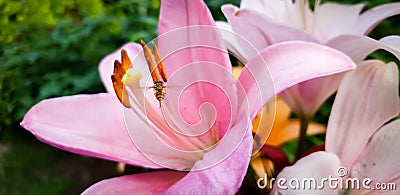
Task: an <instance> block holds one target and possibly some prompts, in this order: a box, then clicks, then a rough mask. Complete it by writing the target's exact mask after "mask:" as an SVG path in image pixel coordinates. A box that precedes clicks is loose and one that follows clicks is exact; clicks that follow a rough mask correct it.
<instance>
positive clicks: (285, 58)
mask: <svg viewBox="0 0 400 195" xmlns="http://www.w3.org/2000/svg"><path fill="white" fill-rule="evenodd" d="M354 67H355V64H354V63H353V62H352V61H351V60H350V59H349V58H348V57H347V56H345V55H344V54H342V53H340V52H338V51H336V50H333V49H331V48H328V47H325V46H322V45H318V44H314V43H309V42H302V41H292V42H283V43H278V44H275V45H273V46H270V47H268V48H266V49H265V50H263V51H261V57H257V58H253V59H252V60H251V61H249V62H248V63H247V64H246V66H245V67H244V69H243V71H242V74H241V75H240V76H239V79H238V80H239V82H240V83H241V84H242V85H243V87H244V89H245V90H246V93H247V97H248V98H249V104H250V106H249V107H250V109H251V110H250V116H251V117H252V118H254V117H255V116H256V114H257V112H258V110H260V109H261V107H262V106H263V105H264V104H265V103H266V102H267V101H268V100H270V99H271V98H272V97H273V96H274V95H275V94H277V93H280V92H282V91H283V90H285V89H286V88H289V87H291V86H293V85H295V84H298V83H300V82H303V81H306V80H309V79H313V78H317V77H322V76H327V75H331V74H335V73H339V72H343V71H347V70H350V69H353V68H354ZM271 77H272V78H271Z"/></svg>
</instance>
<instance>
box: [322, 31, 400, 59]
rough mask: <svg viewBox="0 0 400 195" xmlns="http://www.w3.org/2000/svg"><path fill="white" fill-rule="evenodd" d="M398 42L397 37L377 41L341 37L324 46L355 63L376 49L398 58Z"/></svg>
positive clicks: (351, 36)
mask: <svg viewBox="0 0 400 195" xmlns="http://www.w3.org/2000/svg"><path fill="white" fill-rule="evenodd" d="M399 42H400V37H399V36H388V37H384V38H382V39H381V40H379V41H377V40H375V39H372V38H369V37H366V36H359V35H341V36H338V37H335V38H334V39H332V40H330V41H329V42H327V43H326V45H327V46H329V47H332V48H334V49H337V50H339V51H341V52H343V53H345V54H346V55H348V56H349V57H350V58H351V59H352V60H354V61H355V62H359V61H362V60H364V59H365V58H366V57H367V56H368V55H369V54H371V53H372V52H374V51H376V50H378V49H384V50H386V51H388V52H391V53H392V54H393V55H395V56H396V57H397V58H400V46H399V45H400V44H399ZM396 43H397V44H396Z"/></svg>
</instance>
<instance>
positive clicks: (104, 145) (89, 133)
mask: <svg viewBox="0 0 400 195" xmlns="http://www.w3.org/2000/svg"><path fill="white" fill-rule="evenodd" d="M123 119H124V118H123V111H122V105H121V104H120V103H119V102H117V101H115V99H114V97H113V96H112V95H110V94H96V95H75V96H70V97H60V98H54V99H49V100H44V101H42V102H40V103H38V104H37V105H35V106H34V107H33V108H32V109H31V110H29V112H28V113H27V114H26V115H25V117H24V119H23V121H22V122H21V125H22V127H24V128H25V129H27V130H29V131H30V132H31V133H32V134H33V135H35V136H36V137H37V138H38V139H39V140H41V141H43V142H45V143H48V144H50V145H53V146H55V147H57V148H60V149H63V150H66V151H70V152H74V153H78V154H82V155H87V156H92V157H98V158H104V159H107V160H113V161H118V162H124V163H127V164H131V165H137V166H144V167H150V168H159V166H157V165H155V164H154V163H152V162H150V161H149V160H148V159H147V158H145V157H144V156H143V155H142V154H141V153H140V152H139V151H138V150H137V149H136V147H135V145H134V144H133V143H132V141H131V140H130V139H129V135H128V131H127V130H126V128H125V124H124V120H123Z"/></svg>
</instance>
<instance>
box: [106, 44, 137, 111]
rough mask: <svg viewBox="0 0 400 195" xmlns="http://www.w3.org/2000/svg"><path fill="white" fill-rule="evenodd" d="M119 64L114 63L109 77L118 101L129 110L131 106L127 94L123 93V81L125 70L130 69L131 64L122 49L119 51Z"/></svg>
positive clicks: (117, 62) (116, 61)
mask: <svg viewBox="0 0 400 195" xmlns="http://www.w3.org/2000/svg"><path fill="white" fill-rule="evenodd" d="M121 62H122V63H121ZM121 62H119V61H118V60H115V61H114V71H113V75H111V81H112V83H113V88H114V91H115V94H116V95H117V97H118V99H119V101H120V102H121V103H122V104H123V105H124V106H125V107H127V108H130V107H131V104H130V103H129V97H128V93H127V92H126V91H125V83H126V81H125V80H126V74H127V70H128V69H129V68H131V67H132V63H131V60H130V59H129V56H128V53H127V52H126V51H125V50H124V49H122V50H121Z"/></svg>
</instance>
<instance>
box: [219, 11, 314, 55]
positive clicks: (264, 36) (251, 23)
mask: <svg viewBox="0 0 400 195" xmlns="http://www.w3.org/2000/svg"><path fill="white" fill-rule="evenodd" d="M221 9H222V12H223V13H224V15H225V17H226V18H227V20H228V23H229V25H230V26H231V28H232V30H233V32H235V33H238V35H240V36H242V37H243V39H245V40H247V41H249V43H250V45H252V46H253V47H254V48H256V49H257V51H261V50H262V49H264V48H266V47H267V46H269V45H271V44H275V43H279V42H283V41H291V40H304V41H310V42H317V41H316V40H315V39H314V38H313V37H312V36H311V35H309V34H307V33H305V32H303V31H301V30H298V29H295V28H291V27H288V26H285V25H282V24H278V23H276V22H275V21H273V20H271V19H269V18H267V17H265V16H263V15H262V14H261V13H258V12H256V11H253V10H250V9H240V10H239V9H238V8H237V7H235V6H233V5H224V6H222V8H221ZM227 38H228V37H226V36H224V39H225V41H227V42H229V43H232V42H234V41H236V40H235V39H232V38H229V39H227ZM236 39H237V37H236ZM237 47H239V49H240V51H241V53H239V54H237V55H239V56H244V57H245V59H244V62H246V61H247V60H249V59H250V58H252V57H254V56H255V55H257V53H255V52H253V51H252V50H248V49H245V48H240V47H246V45H245V44H241V45H238V46H237Z"/></svg>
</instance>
